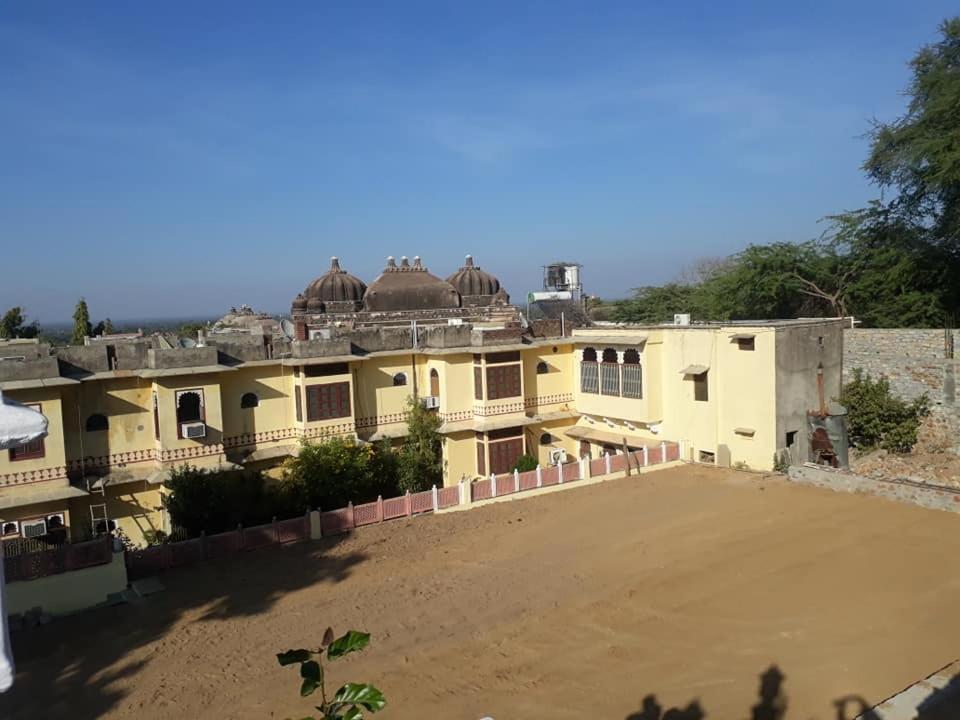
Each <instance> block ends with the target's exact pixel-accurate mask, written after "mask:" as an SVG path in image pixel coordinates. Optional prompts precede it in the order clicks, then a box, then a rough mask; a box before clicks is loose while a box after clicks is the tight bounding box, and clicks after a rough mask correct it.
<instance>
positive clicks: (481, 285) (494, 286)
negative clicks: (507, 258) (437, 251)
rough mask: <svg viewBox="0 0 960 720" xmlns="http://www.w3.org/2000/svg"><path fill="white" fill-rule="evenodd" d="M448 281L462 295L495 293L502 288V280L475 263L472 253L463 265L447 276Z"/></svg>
mask: <svg viewBox="0 0 960 720" xmlns="http://www.w3.org/2000/svg"><path fill="white" fill-rule="evenodd" d="M447 282H448V283H450V284H451V285H452V286H453V287H454V288H455V289H456V291H457V292H459V293H460V294H461V295H495V294H496V293H497V291H498V290H499V289H500V281H499V280H497V278H496V277H494V276H493V275H491V274H490V273H488V272H484V271H483V270H481V269H480V267H479V266H477V265H474V264H473V258H472V257H471V256H470V255H467V258H466V260H465V261H464V264H463V266H462V267H461V268H460V269H459V270H457V271H456V272H455V273H454V274H453V275H451V276H450V277H448V278H447Z"/></svg>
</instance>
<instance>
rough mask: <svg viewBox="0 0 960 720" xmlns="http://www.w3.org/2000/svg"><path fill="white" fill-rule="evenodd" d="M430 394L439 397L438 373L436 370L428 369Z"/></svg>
mask: <svg viewBox="0 0 960 720" xmlns="http://www.w3.org/2000/svg"><path fill="white" fill-rule="evenodd" d="M430 394H431V395H432V396H433V397H440V373H438V372H437V369H436V368H430Z"/></svg>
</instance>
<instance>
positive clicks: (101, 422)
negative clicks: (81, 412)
mask: <svg viewBox="0 0 960 720" xmlns="http://www.w3.org/2000/svg"><path fill="white" fill-rule="evenodd" d="M109 428H110V421H109V420H107V416H106V415H91V416H90V417H88V418H87V423H86V430H87V432H102V431H104V430H107V429H109Z"/></svg>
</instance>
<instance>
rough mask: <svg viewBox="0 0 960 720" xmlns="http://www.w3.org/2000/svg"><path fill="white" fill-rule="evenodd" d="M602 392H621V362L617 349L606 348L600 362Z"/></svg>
mask: <svg viewBox="0 0 960 720" xmlns="http://www.w3.org/2000/svg"><path fill="white" fill-rule="evenodd" d="M600 394H601V395H619V394H620V363H619V362H618V358H617V351H616V350H614V349H613V348H605V349H604V351H603V355H602V357H601V362H600Z"/></svg>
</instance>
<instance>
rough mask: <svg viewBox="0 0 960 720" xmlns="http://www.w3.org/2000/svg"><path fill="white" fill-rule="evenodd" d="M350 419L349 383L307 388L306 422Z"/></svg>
mask: <svg viewBox="0 0 960 720" xmlns="http://www.w3.org/2000/svg"><path fill="white" fill-rule="evenodd" d="M342 417H350V383H348V382H339V383H327V384H325V385H310V386H308V387H307V422H316V421H317V420H329V419H331V418H342Z"/></svg>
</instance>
